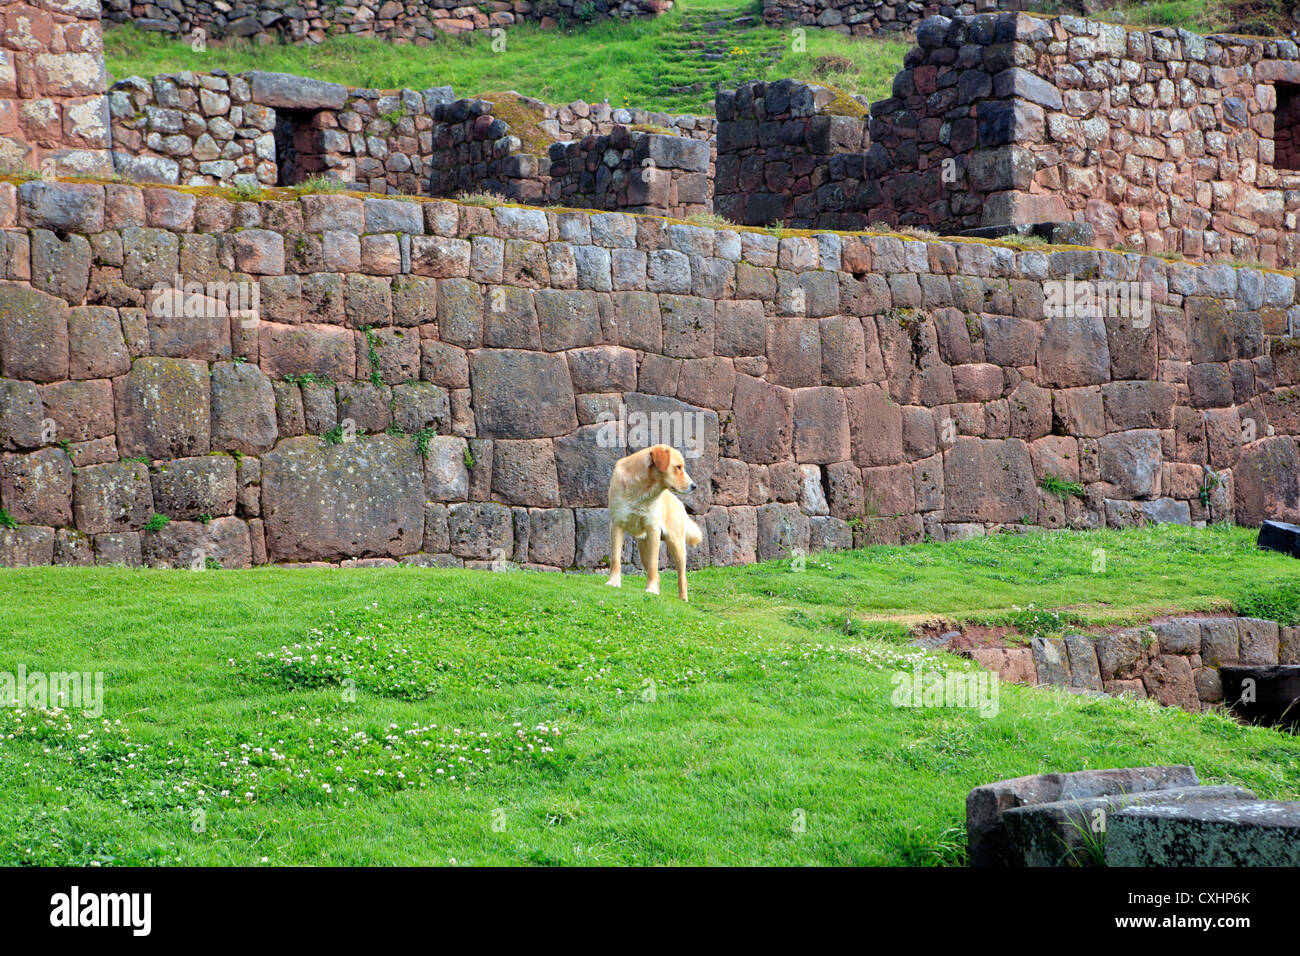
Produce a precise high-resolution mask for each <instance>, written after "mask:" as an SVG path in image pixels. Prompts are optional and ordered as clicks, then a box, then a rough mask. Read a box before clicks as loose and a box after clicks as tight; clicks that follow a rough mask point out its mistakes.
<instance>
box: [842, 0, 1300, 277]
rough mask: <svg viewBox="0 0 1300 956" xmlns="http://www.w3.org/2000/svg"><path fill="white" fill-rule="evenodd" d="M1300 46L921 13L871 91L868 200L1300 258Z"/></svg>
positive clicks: (1222, 252)
mask: <svg viewBox="0 0 1300 956" xmlns="http://www.w3.org/2000/svg"><path fill="white" fill-rule="evenodd" d="M1298 56H1300V53H1298V51H1297V47H1296V44H1295V43H1293V42H1291V41H1289V40H1260V39H1253V38H1249V37H1236V36H1216V37H1203V36H1200V35H1197V34H1193V33H1189V32H1187V31H1185V30H1175V29H1161V30H1153V31H1142V30H1126V29H1124V28H1123V27H1120V26H1116V25H1113V24H1105V23H1099V22H1096V21H1091V20H1084V19H1081V18H1077V17H1058V18H1054V19H1050V20H1047V19H1038V18H1034V17H1031V16H1028V15H1025V14H999V15H987V16H979V17H974V18H968V19H956V20H952V21H947V20H944V19H942V18H935V19H932V20H927V21H924V22H923V23H922V24H921V25H920V26H919V28H918V31H917V47H916V48H915V49H913V50H912V51H910V52H909V53H908V55H907V58H906V59H905V61H904V70H903V71H902V72H901V73H899V74H898V76H897V77H896V78H895V80H894V91H893V93H894V95H893V96H892V97H891V98H890V99H888V100H883V101H881V102H878V103H875V104H873V106H872V123H871V140H872V147H871V150H870V151H869V153H868V157H867V160H866V171H867V173H868V174H869V176H872V177H879V180H880V190H881V194H880V196H879V197H872V202H871V203H868V205H871V206H872V208H871V210H870V211H869V213H868V215H869V217H871V218H880V219H884V220H887V221H890V222H896V223H901V224H910V225H918V226H928V227H932V228H937V229H940V230H941V231H945V232H956V231H961V230H966V229H976V228H980V227H986V228H993V227H1001V226H1005V225H1007V224H1023V223H1038V222H1051V221H1073V222H1078V223H1086V224H1088V225H1089V226H1090V227H1091V229H1092V231H1093V235H1094V237H1095V240H1096V241H1097V242H1098V243H1099V244H1104V245H1123V246H1126V247H1131V248H1136V249H1139V250H1142V251H1145V252H1149V253H1161V252H1176V253H1183V254H1186V255H1188V256H1190V257H1193V258H1202V257H1203V258H1207V259H1210V258H1223V259H1228V258H1231V259H1237V260H1250V261H1257V262H1261V263H1263V264H1265V265H1295V264H1297V262H1300V247H1297V244H1296V240H1295V239H1294V236H1293V235H1292V233H1293V232H1294V229H1295V224H1296V223H1295V220H1296V210H1297V208H1298V207H1300V192H1297V191H1296V185H1298V184H1300V179H1298V178H1297V173H1296V172H1293V171H1290V170H1287V169H1285V168H1279V167H1278V165H1277V164H1276V163H1275V161H1274V159H1275V146H1274V134H1275V130H1276V125H1277V124H1276V122H1275V117H1274V110H1275V107H1276V106H1277V98H1278V95H1279V92H1278V91H1279V90H1281V91H1283V92H1284V93H1285V92H1286V89H1287V88H1286V86H1285V85H1284V84H1285V83H1293V82H1295V81H1296V80H1297V79H1300V62H1297V58H1298ZM1286 140H1287V136H1286V135H1285V134H1284V137H1283V141H1284V142H1285V141H1286ZM1288 197H1289V198H1288Z"/></svg>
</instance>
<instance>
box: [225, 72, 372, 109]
mask: <svg viewBox="0 0 1300 956" xmlns="http://www.w3.org/2000/svg"><path fill="white" fill-rule="evenodd" d="M248 84H249V88H250V89H251V91H252V101H253V102H254V103H256V104H257V105H258V106H270V107H272V108H274V109H288V110H341V109H343V106H344V104H345V103H346V102H347V97H348V88H347V87H346V86H343V85H341V84H339V83H327V82H325V81H324V80H313V79H310V78H308V77H302V76H295V75H294V74H292V73H263V72H260V71H255V72H253V73H250V74H249V75H248Z"/></svg>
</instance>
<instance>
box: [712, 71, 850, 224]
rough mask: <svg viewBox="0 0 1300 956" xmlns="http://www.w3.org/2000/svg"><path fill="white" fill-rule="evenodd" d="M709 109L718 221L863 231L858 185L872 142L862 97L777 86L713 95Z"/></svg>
mask: <svg viewBox="0 0 1300 956" xmlns="http://www.w3.org/2000/svg"><path fill="white" fill-rule="evenodd" d="M714 108H715V111H716V113H717V118H718V132H717V143H718V146H717V152H718V163H717V173H716V178H715V180H714V208H715V210H716V211H717V212H718V214H719V215H722V216H726V217H727V218H728V219H730V220H731V221H732V222H738V223H744V224H746V225H751V226H762V225H767V224H769V223H776V222H780V223H784V224H785V225H786V226H788V227H791V228H800V229H801V228H810V227H814V226H821V227H831V228H847V229H863V228H865V227H866V226H867V225H868V223H867V222H866V216H865V214H864V213H863V212H862V210H863V208H864V203H865V200H866V198H867V193H866V192H865V190H864V186H865V185H867V184H863V182H862V180H863V159H864V156H865V153H866V150H867V148H868V147H869V146H870V145H871V137H870V135H869V132H868V126H867V106H866V103H865V101H864V100H863V99H862V98H861V97H855V96H851V95H848V94H845V93H842V92H840V91H838V90H834V89H831V88H829V87H824V86H816V85H812V84H807V83H800V82H799V81H797V80H777V81H775V82H773V83H763V82H756V83H745V84H742V85H741V86H739V87H738V88H737V89H735V90H719V91H718V94H717V97H716V99H715V105H714ZM855 212H856V213H857V215H856V216H855V215H853V213H855ZM841 213H847V214H848V215H839V214H841ZM840 220H843V221H840Z"/></svg>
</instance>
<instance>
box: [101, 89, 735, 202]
mask: <svg viewBox="0 0 1300 956" xmlns="http://www.w3.org/2000/svg"><path fill="white" fill-rule="evenodd" d="M109 101H110V104H111V108H112V109H111V112H112V117H113V119H112V127H113V147H114V152H113V159H114V163H115V166H116V170H117V172H119V173H121V174H122V175H124V176H126V177H127V178H129V179H131V180H133V181H137V182H151V183H162V184H183V185H188V186H232V185H260V186H275V185H293V184H296V183H299V182H302V181H304V180H305V179H308V178H310V177H312V176H327V177H330V178H334V179H338V180H341V181H342V182H345V183H347V184H348V185H349V186H350V187H351V188H353V189H356V190H363V191H367V192H373V193H380V194H387V193H401V194H404V195H427V196H454V195H457V194H459V193H464V192H495V193H498V194H500V195H501V196H503V197H505V198H507V199H510V200H513V201H519V202H533V203H536V202H546V201H548V200H550V201H560V200H561V198H562V199H563V201H565V202H568V203H569V204H570V205H575V206H585V207H592V208H611V209H612V208H633V209H636V210H637V211H654V212H659V213H663V214H673V215H690V214H692V213H694V212H701V211H703V212H707V211H709V210H710V209H711V199H712V177H713V165H712V161H713V156H714V149H713V137H712V131H713V123H712V121H711V120H710V119H708V118H706V117H694V116H668V115H666V114H660V113H648V112H646V111H644V110H611V109H610V108H609V106H608V104H597V105H594V106H593V105H589V104H587V103H582V102H576V103H570V104H568V105H566V106H559V107H557V106H552V105H549V104H546V103H543V102H541V101H540V100H535V99H531V98H529V97H523V96H519V95H518V94H514V93H505V94H490V98H488V99H474V98H462V99H456V97H455V94H454V93H453V91H452V89H451V87H448V86H441V87H433V88H431V89H427V90H411V89H405V90H395V91H383V90H372V89H353V88H349V87H345V86H341V85H339V84H336V83H325V82H322V81H319V80H312V79H309V78H306V77H297V76H291V75H288V74H280V73H263V72H250V73H245V74H240V75H238V76H229V75H227V74H225V73H222V72H216V73H211V74H204V73H177V74H166V75H159V76H155V77H153V78H151V79H149V80H145V79H143V78H140V77H129V78H127V79H124V80H120V81H118V82H117V83H115V84H114V85H113V88H112V90H111V92H110V94H109ZM500 114H505V116H508V117H509V118H510V121H507V119H505V118H503V116H502V115H500ZM512 123H514V126H513V127H512ZM633 123H636V124H644V125H645V126H647V127H651V126H653V128H654V129H663V130H665V132H664V133H653V132H648V131H646V130H633V131H631V133H630V136H631V138H632V139H634V140H635V141H636V144H637V145H636V147H635V148H631V146H629V152H628V154H627V155H626V156H621V157H620V158H619V159H618V160H617V162H615V164H614V165H616V166H617V165H620V164H621V165H622V166H624V167H625V168H624V169H623V170H622V175H621V176H620V177H619V178H618V180H617V182H615V183H614V184H613V186H612V188H611V184H610V181H609V180H607V179H605V178H603V177H596V176H595V175H594V170H593V171H592V173H593V174H592V175H591V176H589V177H585V178H584V176H583V175H582V170H583V169H585V166H586V164H587V162H588V155H587V151H589V150H593V149H597V148H599V149H600V150H601V153H602V155H595V154H593V155H592V156H591V157H590V158H591V159H592V160H594V161H595V162H596V164H597V165H605V166H606V168H610V169H612V168H613V167H611V166H608V164H607V163H606V162H605V161H606V159H607V158H608V157H606V156H604V155H603V153H604V151H605V150H607V149H608V148H609V137H610V136H611V135H613V134H614V131H615V130H623V132H622V133H621V134H619V135H620V136H628V135H629V132H628V129H627V126H628V124H633ZM669 132H671V134H672V135H668V133H669ZM588 138H589V139H591V140H592V142H591V143H590V144H589V145H587V146H585V147H584V143H585V141H586V140H587V139H588ZM562 140H567V141H565V142H559V143H558V144H555V141H562ZM598 140H601V141H602V142H603V145H600V146H599V147H598V146H597V141H598ZM553 144H555V145H553ZM557 147H558V149H559V152H557V153H556V155H564V156H566V157H569V158H567V159H566V161H565V164H564V169H565V176H566V177H567V179H566V181H564V182H561V183H555V184H553V183H552V181H551V158H550V153H551V150H552V149H553V148H557ZM570 154H571V156H570ZM647 159H648V160H649V161H651V162H654V163H657V171H655V172H653V173H650V172H644V173H643V172H640V171H639V170H638V171H637V172H638V174H639V175H638V178H639V179H644V186H645V188H644V191H643V192H641V193H637V194H635V195H634V196H633V197H631V198H629V196H628V193H627V182H628V181H629V179H630V178H631V176H630V174H631V173H632V172H633V170H631V168H630V164H632V163H633V162H636V163H642V162H645V161H646V160H647ZM580 167H581V168H580ZM647 169H648V167H647Z"/></svg>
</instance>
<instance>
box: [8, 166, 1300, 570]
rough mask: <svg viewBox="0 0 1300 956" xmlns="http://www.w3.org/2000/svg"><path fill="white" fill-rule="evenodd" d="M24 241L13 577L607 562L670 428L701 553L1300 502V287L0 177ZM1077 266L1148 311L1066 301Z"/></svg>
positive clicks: (17, 272)
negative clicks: (610, 536) (39, 569)
mask: <svg viewBox="0 0 1300 956" xmlns="http://www.w3.org/2000/svg"><path fill="white" fill-rule="evenodd" d="M0 227H3V230H4V232H3V236H4V242H3V244H0V260H2V262H0V264H2V265H3V273H2V275H3V281H0V446H2V447H3V452H4V457H3V459H0V507H2V508H3V509H4V510H5V512H6V513H7V515H8V516H9V517H10V518H11V519H12V520H13V521H14V522H16V524H17V527H16V528H11V529H0V563H4V564H21V563H38V564H40V563H49V562H51V561H57V562H58V563H89V562H92V561H101V562H117V561H123V562H126V563H139V562H142V561H143V562H147V563H159V564H177V565H186V566H188V565H190V564H192V562H193V561H194V560H196V555H197V558H198V560H200V561H202V560H206V559H207V558H212V559H213V560H215V561H218V562H220V563H221V564H222V566H225V567H235V566H242V565H245V564H248V563H250V562H253V563H257V562H261V561H267V560H269V561H288V562H293V561H317V560H321V561H337V560H340V559H350V558H361V559H366V560H370V559H379V560H406V561H413V562H421V563H429V562H433V563H442V564H461V563H473V562H492V561H496V562H498V565H499V564H500V562H501V561H516V562H519V563H526V564H532V565H542V566H549V567H569V566H578V567H592V566H596V565H599V564H600V563H601V562H603V561H604V560H605V559H606V557H607V553H606V552H607V545H606V544H605V541H606V521H607V518H606V514H605V512H604V511H603V510H602V505H603V502H604V494H605V488H606V485H607V483H608V480H609V474H610V470H611V469H612V467H613V463H614V461H615V460H616V459H617V458H618V457H619V456H621V455H622V454H623V453H624V452H625V450H626V445H625V444H624V440H623V439H626V443H627V445H631V446H633V447H635V446H637V445H639V444H641V443H643V442H646V441H647V440H648V438H650V437H653V436H648V435H646V434H645V433H644V429H642V430H641V431H638V427H639V425H645V424H646V423H647V422H648V423H652V424H653V423H658V424H659V425H660V426H661V427H665V428H668V429H669V431H668V433H666V434H665V433H662V432H661V434H660V436H659V437H666V438H668V439H669V440H671V441H673V442H674V443H676V444H678V445H681V446H683V447H686V448H687V449H688V450H691V451H694V452H698V455H693V456H692V457H691V458H690V459H689V464H690V469H691V471H692V473H693V475H694V476H695V477H696V479H697V480H698V481H699V484H700V490H699V491H698V492H697V493H696V494H695V495H694V496H693V497H692V499H691V500H690V502H689V507H690V508H691V509H692V510H693V511H694V512H695V513H696V514H697V515H699V516H700V521H701V525H702V526H703V527H704V528H705V530H706V533H707V539H706V545H705V546H703V547H702V548H701V549H700V550H699V551H698V552H697V554H696V555H695V556H694V558H693V560H694V561H695V562H696V563H697V564H698V563H705V562H711V563H714V564H730V563H737V562H746V561H752V560H754V559H755V558H770V557H777V556H780V555H781V554H784V553H789V552H791V551H793V550H795V549H802V548H811V549H816V548H826V547H844V546H848V545H849V544H852V543H858V544H864V543H869V542H900V541H902V542H910V541H918V540H921V539H922V538H923V537H924V536H926V535H929V536H931V537H933V538H937V539H944V538H950V537H957V536H963V535H969V534H983V533H986V532H988V531H991V530H996V529H1000V528H1007V527H1012V528H1020V527H1022V526H1024V525H1036V526H1040V527H1049V528H1051V527H1062V526H1070V527H1080V528H1088V527H1100V526H1102V525H1112V526H1123V525H1127V524H1132V523H1135V522H1140V521H1146V520H1172V521H1180V522H1195V521H1205V520H1226V519H1228V518H1230V517H1235V518H1236V520H1238V521H1240V522H1242V523H1248V524H1249V523H1257V522H1258V521H1259V520H1260V519H1261V517H1263V516H1265V515H1268V516H1270V517H1280V518H1290V519H1295V518H1297V517H1300V486H1298V484H1297V482H1298V481H1300V460H1298V459H1297V453H1296V443H1295V440H1294V439H1293V438H1291V437H1287V436H1289V435H1293V434H1297V433H1300V412H1298V411H1297V409H1300V401H1297V392H1296V386H1297V385H1298V384H1300V350H1298V349H1296V348H1295V340H1294V339H1292V338H1291V337H1290V336H1289V334H1288V333H1289V332H1290V331H1291V326H1292V325H1293V324H1294V321H1295V320H1296V319H1297V318H1300V309H1298V308H1297V306H1296V286H1295V280H1294V279H1293V278H1292V277H1290V276H1286V275H1283V274H1280V273H1275V272H1261V271H1258V270H1253V269H1244V268H1240V269H1239V268H1233V267H1230V266H1227V265H1216V266H1193V265H1188V264H1183V263H1172V262H1166V261H1163V260H1160V259H1157V258H1150V257H1139V256H1136V255H1131V254H1130V255H1122V254H1117V253H1108V252H1097V251H1088V250H1078V251H1061V252H1055V253H1049V252H1044V251H1037V250H1029V251H1020V252H1017V251H1015V250H1014V249H1011V248H1007V247H1001V246H994V245H988V244H984V243H978V242H962V243H951V242H932V243H925V242H917V241H904V240H901V239H899V238H897V237H892V236H854V235H838V234H823V235H817V236H806V235H789V236H785V237H778V236H776V235H773V234H771V233H769V232H766V231H754V232H745V231H741V232H737V231H730V230H713V229H707V228H701V227H696V226H689V225H684V224H674V223H671V222H669V221H666V220H663V219H655V218H650V217H632V216H628V215H625V214H619V213H591V214H588V213H583V212H565V213H556V212H551V211H547V210H544V209H529V208H520V207H509V206H503V207H499V208H497V209H495V210H491V209H487V208H484V207H480V206H469V205H460V204H456V203H451V202H445V201H402V200H391V199H382V198H372V199H366V200H363V199H360V198H356V197H352V196H346V195H337V194H335V195H309V196H303V197H301V198H298V199H294V200H290V201H265V202H260V203H254V202H230V201H227V200H225V199H223V198H220V197H218V196H216V195H195V194H193V192H182V191H177V190H173V189H165V188H141V187H138V186H133V185H126V184H108V185H89V184H81V185H79V184H70V183H43V182H27V183H23V184H21V185H18V186H15V185H13V184H8V183H4V184H0ZM1070 276H1073V277H1076V278H1077V279H1079V280H1083V279H1096V280H1107V281H1116V282H1119V281H1123V282H1128V281H1134V282H1143V283H1147V285H1146V286H1144V287H1143V288H1144V290H1145V291H1144V294H1145V295H1146V296H1148V297H1149V301H1150V303H1151V305H1150V312H1149V321H1148V320H1147V318H1144V316H1143V315H1142V314H1136V313H1135V314H1118V313H1117V314H1112V313H1111V312H1110V311H1107V312H1106V313H1105V315H1104V317H1102V316H1098V315H1095V314H1088V313H1084V314H1079V315H1070V314H1067V313H1061V312H1059V311H1054V308H1053V306H1052V304H1051V303H1052V301H1053V296H1054V295H1056V294H1057V293H1059V290H1060V282H1061V281H1063V280H1064V279H1065V278H1066V277H1070ZM177 277H179V278H177ZM178 283H179V284H180V285H181V287H182V288H181V294H180V298H179V299H177V296H176V294H175V293H174V292H171V291H169V289H171V288H172V287H174V286H176V285H177V284H178ZM211 283H227V284H229V285H219V286H216V285H212V284H211ZM252 289H255V290H256V296H255V297H254V296H252V295H250V294H249V293H250V291H251V290H252ZM1071 301H1076V300H1075V299H1073V298H1072V299H1071ZM651 413H654V414H655V415H658V416H659V417H650V418H647V417H646V416H649V415H651ZM664 416H666V417H664ZM611 419H613V420H615V421H617V420H619V419H621V420H623V421H624V422H625V423H626V425H627V426H628V430H627V431H626V432H624V433H622V434H620V432H619V431H618V430H617V429H615V428H613V426H611V425H610V424H609V421H610V420H611ZM672 429H676V431H673V430H672ZM1048 476H1051V477H1053V478H1054V479H1056V482H1057V483H1058V487H1059V485H1060V483H1064V484H1066V485H1069V486H1070V487H1069V488H1067V489H1066V490H1065V491H1064V493H1063V495H1064V496H1063V497H1057V496H1056V495H1054V494H1051V493H1049V492H1048V491H1046V490H1044V489H1042V488H1040V487H1039V484H1040V482H1041V481H1043V480H1044V479H1046V478H1047V477H1048ZM1074 483H1077V487H1075V486H1074ZM155 513H156V514H162V515H166V516H167V517H169V518H170V519H172V520H171V521H170V523H168V524H166V525H165V526H164V527H161V528H160V529H157V530H145V528H146V526H147V525H148V524H149V521H150V518H151V517H152V516H153V515H154V514H155ZM156 525H157V522H155V525H154V526H155V527H156Z"/></svg>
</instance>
